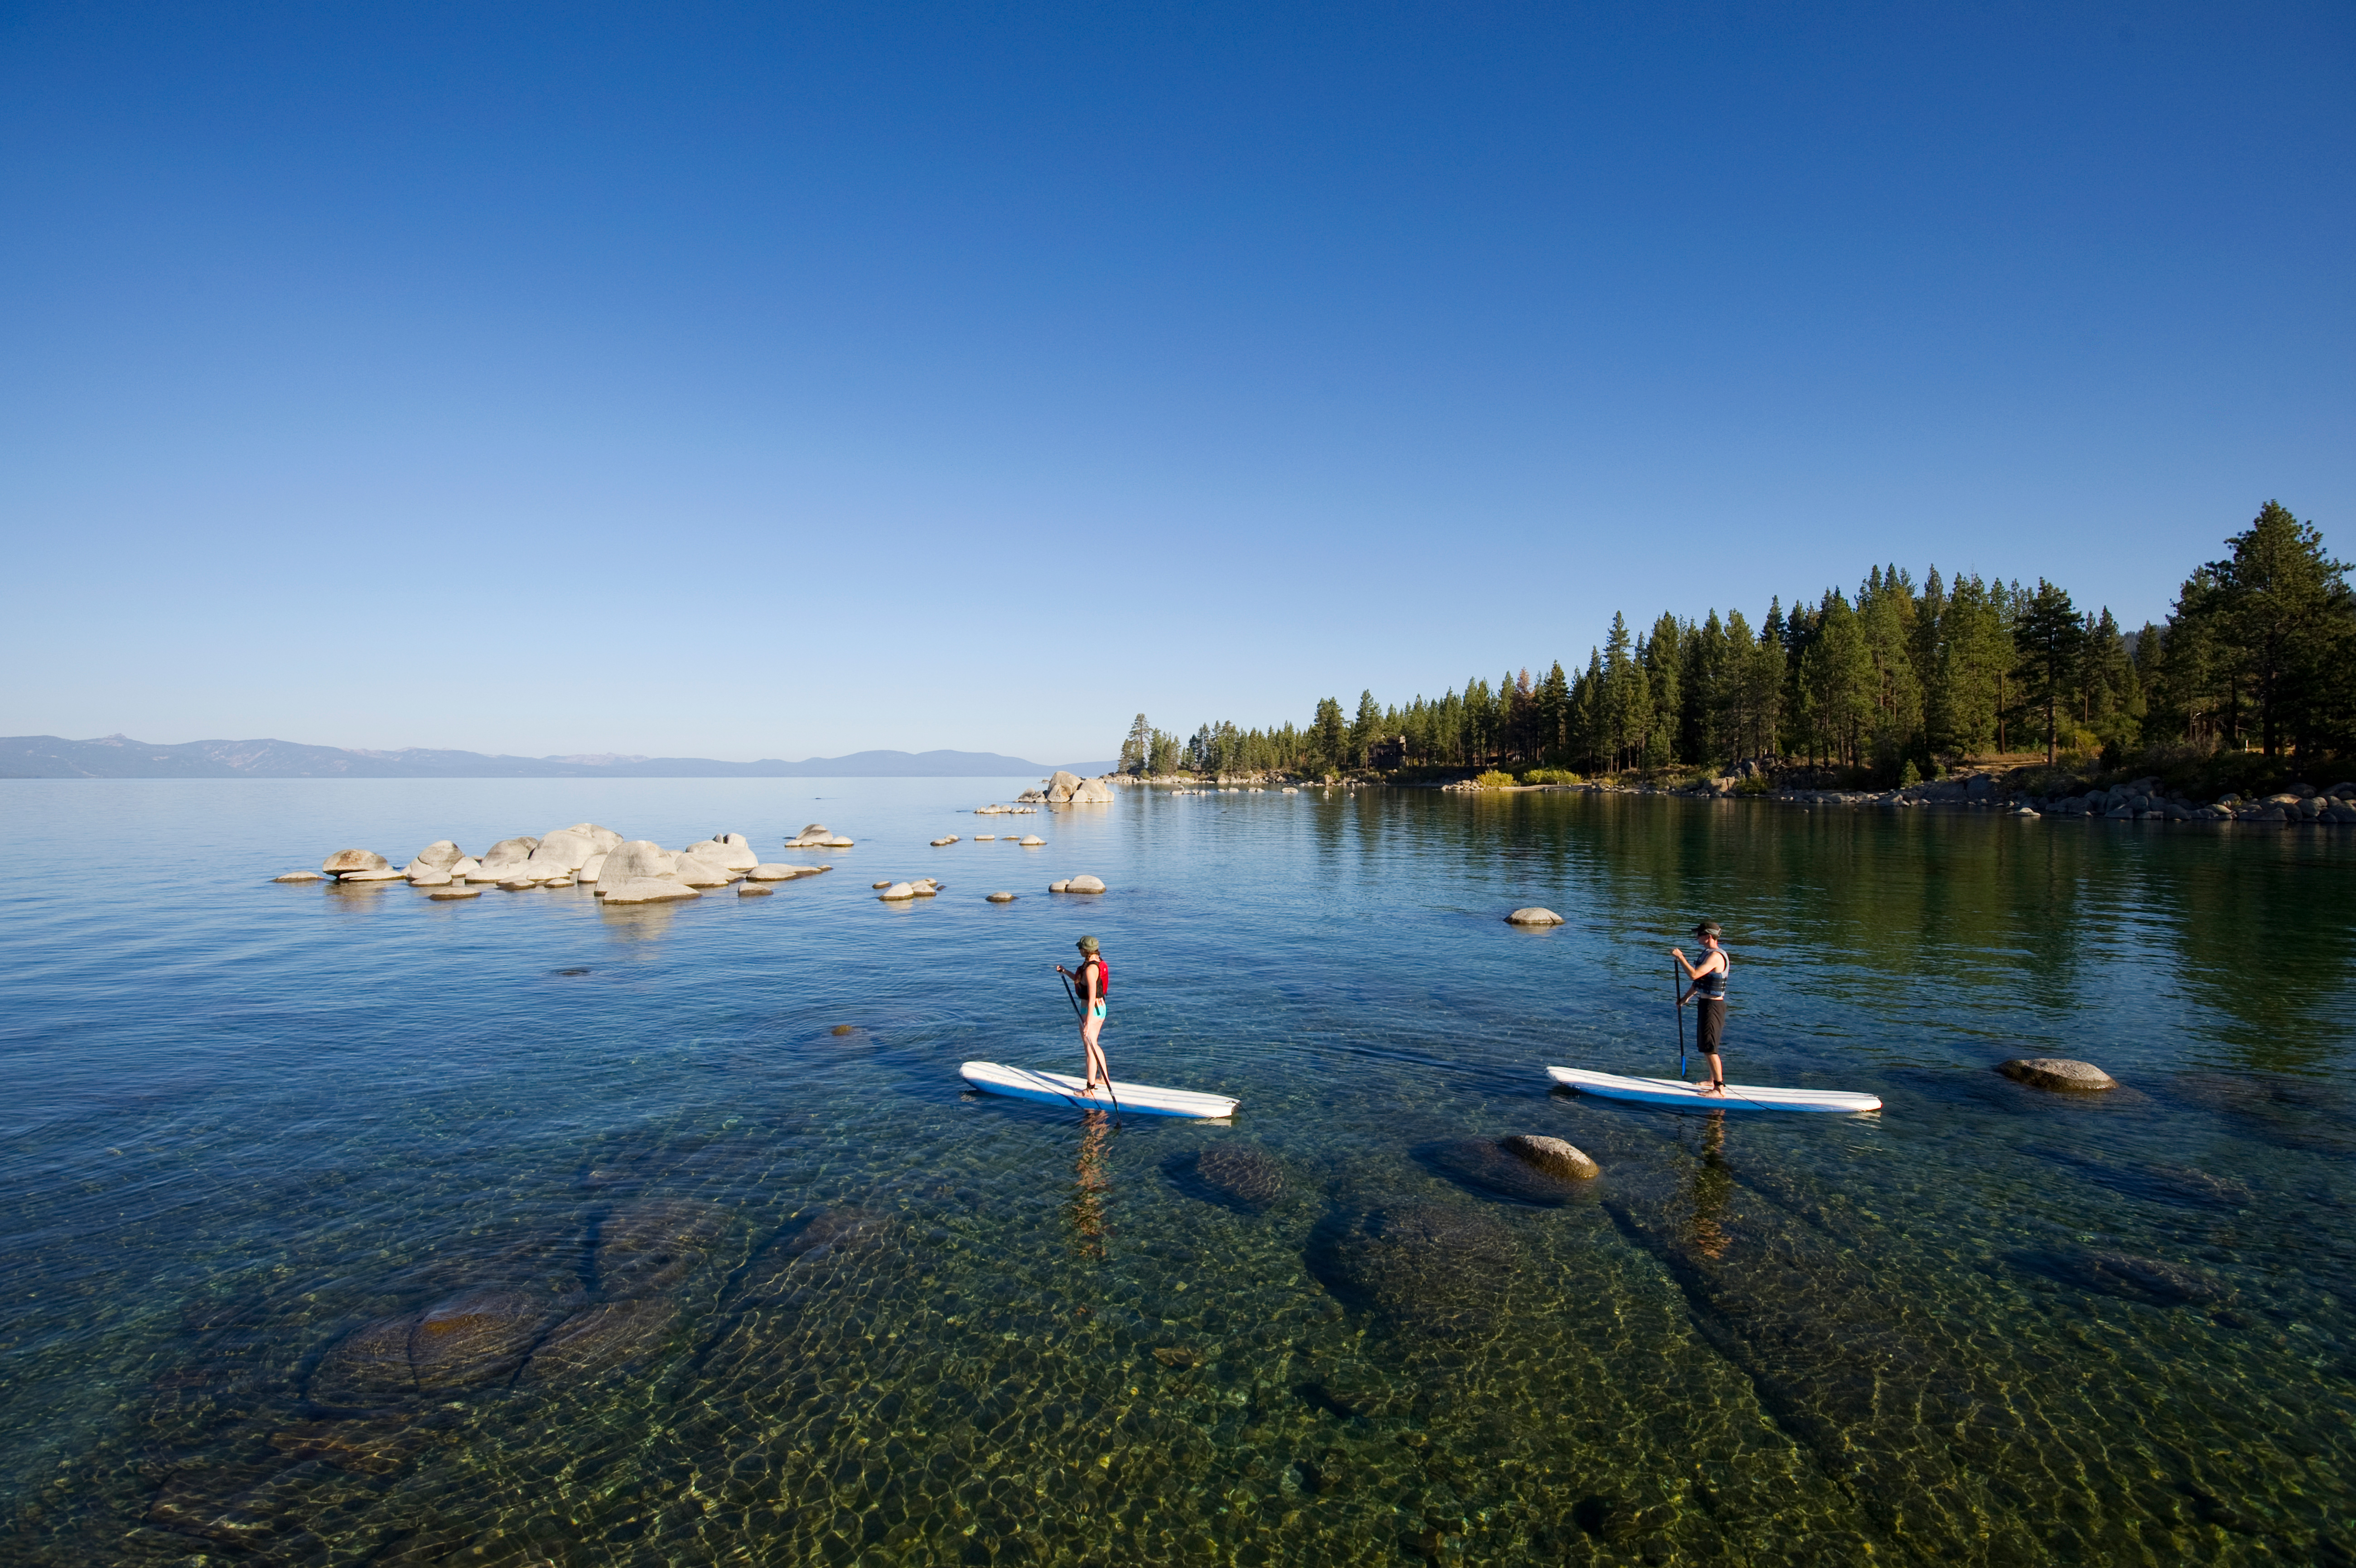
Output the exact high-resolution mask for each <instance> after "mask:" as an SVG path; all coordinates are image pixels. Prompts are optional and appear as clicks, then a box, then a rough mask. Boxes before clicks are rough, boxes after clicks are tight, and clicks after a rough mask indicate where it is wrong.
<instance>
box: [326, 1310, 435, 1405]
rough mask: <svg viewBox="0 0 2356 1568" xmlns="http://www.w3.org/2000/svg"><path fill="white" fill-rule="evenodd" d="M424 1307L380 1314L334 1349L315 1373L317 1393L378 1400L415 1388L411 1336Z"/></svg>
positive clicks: (347, 1400)
mask: <svg viewBox="0 0 2356 1568" xmlns="http://www.w3.org/2000/svg"><path fill="white" fill-rule="evenodd" d="M424 1316H425V1315H424V1314H423V1313H422V1312H409V1313H404V1314H402V1316H401V1317H380V1318H379V1319H377V1320H376V1321H375V1322H373V1323H370V1324H367V1325H365V1326H364V1327H362V1328H357V1329H355V1330H353V1331H352V1333H351V1334H349V1335H348V1336H347V1337H346V1338H345V1339H344V1340H343V1342H342V1343H341V1344H338V1345H337V1347H336V1348H335V1349H332V1350H329V1351H328V1352H327V1356H326V1357H325V1358H324V1359H323V1360H321V1361H320V1362H319V1366H318V1370H317V1371H314V1372H313V1373H312V1374H311V1397H312V1398H313V1399H314V1400H316V1401H317V1402H318V1403H321V1404H331V1405H366V1404H374V1403H378V1402H379V1401H380V1400H382V1399H383V1398H385V1397H386V1396H387V1395H392V1394H405V1393H413V1392H416V1389H417V1374H416V1373H415V1372H413V1371H411V1369H410V1365H409V1337H410V1335H411V1333H412V1331H414V1330H415V1328H417V1320H418V1319H419V1318H421V1317H424Z"/></svg>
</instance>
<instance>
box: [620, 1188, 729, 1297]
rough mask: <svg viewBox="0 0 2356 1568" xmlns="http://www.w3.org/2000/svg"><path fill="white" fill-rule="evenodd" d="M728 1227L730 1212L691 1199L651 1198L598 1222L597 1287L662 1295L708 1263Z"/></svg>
mask: <svg viewBox="0 0 2356 1568" xmlns="http://www.w3.org/2000/svg"><path fill="white" fill-rule="evenodd" d="M727 1230H728V1213H727V1211H725V1210H723V1209H718V1208H715V1207H713V1206H712V1204H709V1203H698V1202H695V1201H693V1200H689V1199H680V1198H665V1199H649V1200H647V1201H645V1202H642V1203H634V1204H632V1205H630V1206H629V1207H628V1208H626V1209H622V1210H618V1211H616V1212H615V1213H613V1214H610V1215H608V1216H607V1217H606V1219H605V1222H604V1223H603V1224H601V1225H599V1226H598V1227H597V1251H596V1268H597V1288H598V1290H599V1291H600V1292H602V1293H603V1294H605V1295H606V1296H613V1297H616V1298H620V1297H625V1296H657V1295H660V1294H662V1293H663V1292H665V1291H669V1290H671V1289H674V1288H676V1287H677V1286H678V1285H680V1283H681V1282H682V1281H684V1280H685V1279H686V1278H687V1277H688V1275H691V1274H693V1273H694V1272H695V1271H696V1270H697V1269H698V1268H701V1266H702V1265H703V1263H704V1261H705V1260H706V1259H707V1258H708V1257H710V1256H711V1254H712V1248H713V1247H714V1246H716V1245H718V1244H719V1241H720V1238H721V1237H722V1236H723V1235H724V1234H726V1232H727Z"/></svg>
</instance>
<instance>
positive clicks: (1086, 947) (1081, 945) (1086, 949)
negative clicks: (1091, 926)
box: [1072, 936, 1097, 953]
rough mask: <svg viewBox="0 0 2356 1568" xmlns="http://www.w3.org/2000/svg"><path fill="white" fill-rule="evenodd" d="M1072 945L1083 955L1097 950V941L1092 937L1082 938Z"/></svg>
mask: <svg viewBox="0 0 2356 1568" xmlns="http://www.w3.org/2000/svg"><path fill="white" fill-rule="evenodd" d="M1072 945H1073V946H1075V947H1076V948H1078V949H1079V950H1080V951H1081V952H1083V953H1094V952H1095V951H1096V950H1097V939H1096V938H1095V937H1093V936H1083V937H1081V938H1080V939H1079V940H1078V941H1077V942H1075V943H1074V944H1072Z"/></svg>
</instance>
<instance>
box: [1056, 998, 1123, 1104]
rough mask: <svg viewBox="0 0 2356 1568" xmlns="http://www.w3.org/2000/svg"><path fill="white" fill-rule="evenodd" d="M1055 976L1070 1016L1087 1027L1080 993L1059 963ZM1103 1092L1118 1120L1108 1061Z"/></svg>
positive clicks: (1117, 1094) (1110, 1065)
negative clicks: (1069, 1009) (1059, 983)
mask: <svg viewBox="0 0 2356 1568" xmlns="http://www.w3.org/2000/svg"><path fill="white" fill-rule="evenodd" d="M1081 967H1082V968H1086V967H1087V965H1081ZM1055 978H1056V979H1058V980H1061V981H1062V982H1063V983H1064V999H1065V1000H1066V1001H1067V1002H1069V1003H1071V1004H1072V1016H1073V1017H1074V1018H1076V1019H1079V1020H1080V1027H1081V1028H1082V1029H1087V1027H1088V1019H1087V1014H1085V1013H1083V1012H1081V1011H1080V994H1079V993H1078V992H1077V991H1076V990H1074V989H1073V988H1072V977H1071V976H1069V975H1066V974H1065V973H1064V966H1063V965H1061V964H1058V965H1055ZM1086 1071H1087V1069H1086V1065H1085V1064H1083V1066H1082V1073H1083V1076H1085V1074H1086ZM1105 1093H1108V1094H1110V1095H1112V1119H1113V1120H1114V1121H1116V1122H1118V1121H1119V1120H1120V1095H1119V1093H1115V1092H1114V1089H1113V1086H1112V1063H1111V1062H1109V1061H1108V1062H1106V1063H1105Z"/></svg>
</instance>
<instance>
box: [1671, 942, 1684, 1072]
mask: <svg viewBox="0 0 2356 1568" xmlns="http://www.w3.org/2000/svg"><path fill="white" fill-rule="evenodd" d="M1681 967H1682V966H1681V965H1679V964H1678V963H1677V961H1676V959H1674V958H1672V959H1670V960H1669V1005H1670V1007H1671V1008H1672V1009H1673V1010H1674V1011H1675V1012H1676V1015H1677V1076H1678V1077H1680V1078H1683V1077H1684V1076H1685V1075H1686V997H1685V990H1684V984H1685V976H1683V975H1681V974H1679V973H1678V970H1679V969H1680V968H1681Z"/></svg>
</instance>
